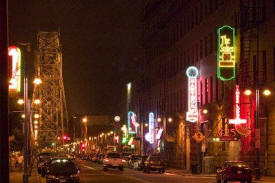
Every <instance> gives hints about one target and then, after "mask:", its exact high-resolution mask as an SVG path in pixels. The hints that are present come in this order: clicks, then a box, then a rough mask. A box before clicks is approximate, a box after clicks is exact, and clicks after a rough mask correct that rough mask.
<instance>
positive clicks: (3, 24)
mask: <svg viewBox="0 0 275 183" xmlns="http://www.w3.org/2000/svg"><path fill="white" fill-rule="evenodd" d="M7 14H8V2H7V0H1V1H0V119H1V121H0V134H1V135H0V149H1V151H0V162H1V163H0V177H1V182H6V183H8V182H9V134H8V96H9V90H8V80H9V77H8V75H9V74H8V16H7Z"/></svg>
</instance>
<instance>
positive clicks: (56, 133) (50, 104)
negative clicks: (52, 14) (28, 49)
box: [31, 32, 68, 147]
mask: <svg viewBox="0 0 275 183" xmlns="http://www.w3.org/2000/svg"><path fill="white" fill-rule="evenodd" d="M59 38H60V35H59V33H58V32H39V33H38V35H37V43H38V45H37V49H38V50H37V52H36V54H35V55H36V58H35V76H36V77H37V78H40V79H41V83H40V84H39V82H38V83H37V84H35V85H34V90H33V97H32V104H31V107H32V110H31V111H33V114H32V116H33V120H32V124H33V125H32V131H33V135H34V140H35V143H36V144H37V145H38V146H40V147H46V146H51V144H52V143H53V142H56V140H57V139H58V137H60V136H61V135H62V134H64V129H65V125H68V113H67V108H66V100H65V91H64V83H63V77H62V53H61V46H60V40H59ZM39 101H40V102H39ZM37 114H38V115H39V116H38V115H37Z"/></svg>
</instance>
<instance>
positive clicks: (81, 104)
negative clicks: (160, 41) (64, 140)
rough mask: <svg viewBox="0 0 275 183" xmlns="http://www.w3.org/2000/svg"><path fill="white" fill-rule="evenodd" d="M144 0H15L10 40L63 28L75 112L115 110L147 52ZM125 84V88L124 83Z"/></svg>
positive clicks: (67, 83) (70, 104)
mask: <svg viewBox="0 0 275 183" xmlns="http://www.w3.org/2000/svg"><path fill="white" fill-rule="evenodd" d="M142 7H143V0H9V33H10V35H9V37H10V43H11V44H15V43H17V42H32V43H33V48H35V46H36V45H35V40H36V34H37V31H39V30H42V31H43V30H46V29H49V28H54V29H55V30H57V27H59V28H60V32H61V43H62V50H63V78H64V84H65V92H66V99H67V104H68V108H69V112H70V113H80V114H85V113H90V114H112V113H114V112H115V111H116V110H117V106H116V104H117V103H118V102H119V99H120V96H121V90H122V88H123V87H125V85H124V84H125V83H126V81H127V80H128V79H129V77H131V75H134V68H135V62H137V61H138V60H139V59H140V57H141V49H140V46H139V41H140V35H141V28H142V26H141V22H140V16H141V13H142ZM123 89H124V88H123Z"/></svg>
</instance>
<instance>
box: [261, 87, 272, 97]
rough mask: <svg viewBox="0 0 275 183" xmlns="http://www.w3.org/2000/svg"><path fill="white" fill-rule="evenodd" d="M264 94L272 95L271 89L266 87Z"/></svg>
mask: <svg viewBox="0 0 275 183" xmlns="http://www.w3.org/2000/svg"><path fill="white" fill-rule="evenodd" d="M263 95H265V96H269V95H271V91H270V90H269V89H265V90H264V91H263Z"/></svg>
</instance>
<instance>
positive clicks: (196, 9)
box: [195, 7, 199, 25]
mask: <svg viewBox="0 0 275 183" xmlns="http://www.w3.org/2000/svg"><path fill="white" fill-rule="evenodd" d="M198 14H199V12H198V8H197V7H196V8H195V25H198V23H199V15H198Z"/></svg>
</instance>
